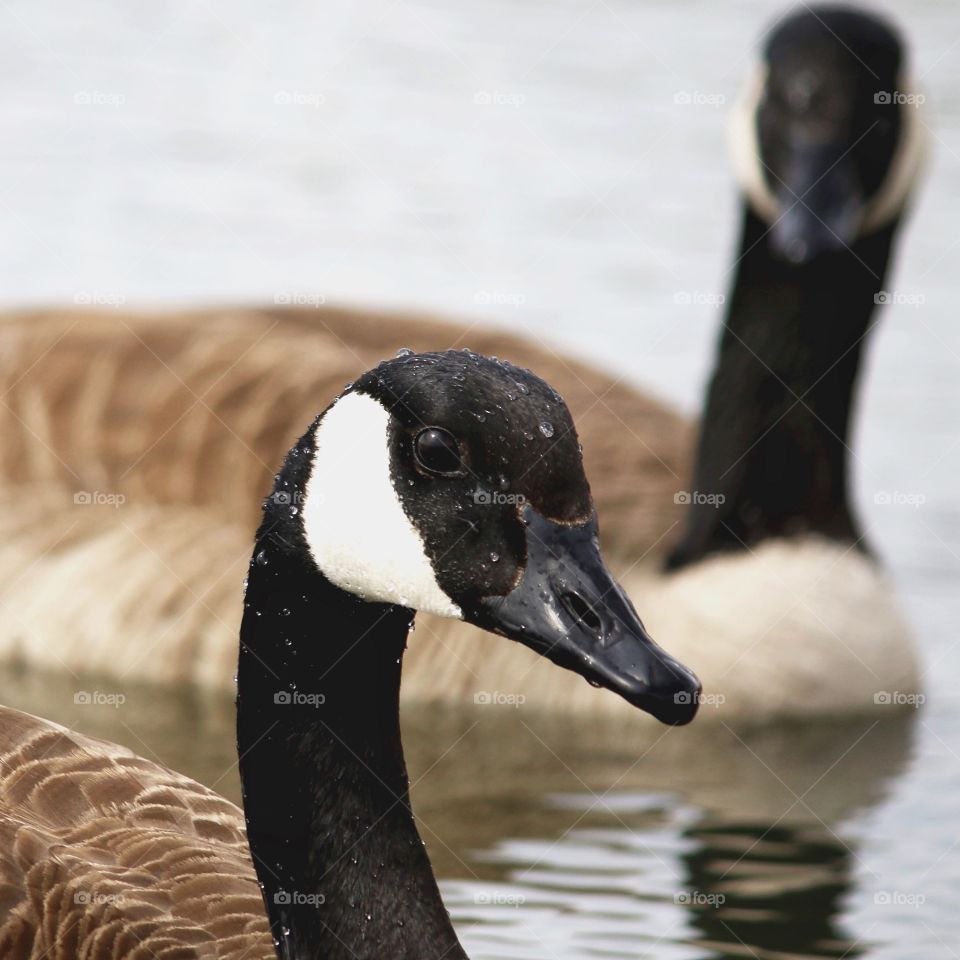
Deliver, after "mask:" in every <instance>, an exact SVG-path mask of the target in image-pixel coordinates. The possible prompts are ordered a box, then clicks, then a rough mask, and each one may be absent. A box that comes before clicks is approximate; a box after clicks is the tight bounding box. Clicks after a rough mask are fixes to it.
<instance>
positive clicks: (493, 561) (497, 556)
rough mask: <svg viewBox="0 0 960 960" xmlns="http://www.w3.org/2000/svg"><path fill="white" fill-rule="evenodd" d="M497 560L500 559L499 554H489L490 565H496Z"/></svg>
mask: <svg viewBox="0 0 960 960" xmlns="http://www.w3.org/2000/svg"><path fill="white" fill-rule="evenodd" d="M499 559H500V554H499V553H491V554H490V561H491V563H496V562H497V561H498V560H499Z"/></svg>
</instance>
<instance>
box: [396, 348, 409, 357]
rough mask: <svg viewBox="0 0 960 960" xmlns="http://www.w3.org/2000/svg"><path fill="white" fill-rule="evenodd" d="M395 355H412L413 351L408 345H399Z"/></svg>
mask: <svg viewBox="0 0 960 960" xmlns="http://www.w3.org/2000/svg"><path fill="white" fill-rule="evenodd" d="M396 355H397V357H412V356H413V351H412V350H411V349H410V348H409V347H401V348H400V349H399V350H398V351H397V353H396Z"/></svg>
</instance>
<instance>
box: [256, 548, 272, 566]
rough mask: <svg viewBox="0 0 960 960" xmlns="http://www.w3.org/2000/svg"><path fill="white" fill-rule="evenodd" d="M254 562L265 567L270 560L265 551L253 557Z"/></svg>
mask: <svg viewBox="0 0 960 960" xmlns="http://www.w3.org/2000/svg"><path fill="white" fill-rule="evenodd" d="M254 560H255V561H256V562H257V563H258V564H260V566H261V567H265V566H266V565H267V564H268V563H269V562H270V558H269V557H268V556H267V551H266V550H260V551H259V552H258V553H257V555H256V556H255V557H254Z"/></svg>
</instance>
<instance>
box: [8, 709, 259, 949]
mask: <svg viewBox="0 0 960 960" xmlns="http://www.w3.org/2000/svg"><path fill="white" fill-rule="evenodd" d="M0 771H2V777H0V957H3V958H4V960H27V958H30V960H40V958H42V957H43V958H48V960H56V958H63V960H77V958H80V957H82V958H85V960H101V958H104V960H106V958H110V960H135V958H136V960H147V958H159V957H164V958H170V960H172V958H178V960H199V958H217V960H220V958H224V960H226V958H236V960H240V958H242V957H244V958H247V960H257V958H260V960H270V958H272V957H273V956H274V954H273V948H272V945H271V942H270V934H269V930H268V928H267V922H266V918H265V915H264V910H263V903H262V900H261V897H260V889H259V887H258V886H257V882H256V878H255V876H254V872H253V867H252V865H251V863H250V856H249V853H248V850H247V846H246V839H245V834H244V829H243V817H242V815H241V813H240V811H239V810H238V809H237V808H236V807H235V806H234V805H233V804H231V803H229V802H228V801H227V800H224V799H223V798H222V797H220V796H218V795H217V794H215V793H213V792H212V791H211V790H208V789H207V788H206V787H202V786H200V784H198V783H195V782H194V781H192V780H189V779H188V778H186V777H182V776H180V775H179V774H176V773H173V772H171V771H169V770H165V769H164V768H163V767H160V766H158V765H157V764H154V763H151V762H149V761H147V760H144V759H142V758H140V757H137V756H135V755H134V754H132V753H131V752H130V751H128V750H126V749H124V748H123V747H119V746H117V745H115V744H111V743H106V742H103V741H100V740H94V739H92V738H90V737H85V736H81V735H80V734H76V733H73V732H72V731H69V730H66V729H64V728H61V727H58V726H56V725H55V724H52V723H49V722H47V721H45V720H40V719H38V718H36V717H32V716H29V715H27V714H24V713H20V712H18V711H16V710H11V709H10V708H8V707H0Z"/></svg>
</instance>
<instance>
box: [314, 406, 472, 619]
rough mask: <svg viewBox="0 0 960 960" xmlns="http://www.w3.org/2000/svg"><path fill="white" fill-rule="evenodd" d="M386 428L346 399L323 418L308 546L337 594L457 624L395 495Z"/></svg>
mask: <svg viewBox="0 0 960 960" xmlns="http://www.w3.org/2000/svg"><path fill="white" fill-rule="evenodd" d="M389 420H390V414H389V413H388V412H387V410H386V409H385V408H384V407H383V406H382V405H381V404H379V403H378V402H377V401H376V400H374V399H372V398H371V397H368V396H365V395H364V394H360V393H348V394H347V395H346V396H344V397H342V398H341V399H340V400H338V401H337V402H336V403H335V404H334V405H333V406H332V407H331V408H330V409H329V410H328V411H327V412H326V413H325V414H324V417H323V419H322V420H321V421H320V425H319V426H318V427H317V433H316V451H315V453H314V456H313V470H312V471H311V474H310V479H309V481H308V483H307V489H306V496H305V498H304V504H303V526H304V534H305V536H306V540H307V546H308V547H309V549H310V553H311V555H312V556H313V559H314V561H315V563H316V564H317V566H318V567H319V568H320V570H321V571H322V572H323V574H324V576H325V577H326V578H327V579H328V580H330V581H331V583H333V584H335V585H336V586H338V587H340V589H342V590H347V591H348V592H350V593H353V594H355V595H356V596H358V597H362V598H363V599H364V600H372V601H379V602H382V603H397V604H400V605H402V606H404V607H411V608H412V609H414V610H422V611H424V612H426V613H434V614H437V615H438V616H441V617H454V618H458V619H459V618H460V617H461V616H462V613H461V611H460V608H459V607H458V606H457V605H456V604H455V603H454V602H453V601H452V600H451V599H450V597H448V596H447V595H446V594H445V593H444V592H443V590H441V589H440V587H439V585H438V584H437V579H436V576H435V575H434V572H433V568H432V567H431V565H430V561H429V560H428V559H427V555H426V552H425V550H424V546H423V540H422V539H421V537H420V534H419V533H418V532H417V530H416V528H415V527H414V526H413V524H412V523H411V522H410V520H409V518H408V517H407V514H406V512H405V511H404V509H403V506H402V504H401V503H400V499H399V497H398V496H397V492H396V490H395V489H394V486H393V481H392V479H391V477H390V451H389V448H388V433H387V425H388V423H389Z"/></svg>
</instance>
